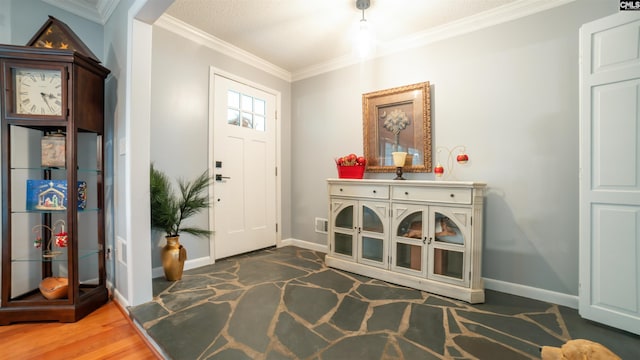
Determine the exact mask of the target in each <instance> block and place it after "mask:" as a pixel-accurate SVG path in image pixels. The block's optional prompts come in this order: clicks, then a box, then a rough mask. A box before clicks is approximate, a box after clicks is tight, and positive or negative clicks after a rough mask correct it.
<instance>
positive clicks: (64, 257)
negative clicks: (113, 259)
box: [11, 249, 100, 262]
mask: <svg viewBox="0 0 640 360" xmlns="http://www.w3.org/2000/svg"><path fill="white" fill-rule="evenodd" d="M99 253H100V250H97V249H91V250H79V251H78V259H84V258H87V257H90V256H91V255H96V254H99ZM35 261H37V262H67V261H69V258H68V252H66V251H63V252H62V253H60V254H59V255H57V256H55V257H46V256H44V255H41V256H37V257H34V256H31V257H21V258H17V259H11V262H35Z"/></svg>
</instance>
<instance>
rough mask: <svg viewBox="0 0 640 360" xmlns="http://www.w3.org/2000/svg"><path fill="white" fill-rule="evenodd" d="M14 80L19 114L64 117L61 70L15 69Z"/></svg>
mask: <svg viewBox="0 0 640 360" xmlns="http://www.w3.org/2000/svg"><path fill="white" fill-rule="evenodd" d="M14 79H15V89H16V91H15V94H16V95H15V96H16V99H15V105H16V107H15V108H16V113H17V114H24V115H54V116H61V115H62V77H61V71H60V70H46V69H15V70H14Z"/></svg>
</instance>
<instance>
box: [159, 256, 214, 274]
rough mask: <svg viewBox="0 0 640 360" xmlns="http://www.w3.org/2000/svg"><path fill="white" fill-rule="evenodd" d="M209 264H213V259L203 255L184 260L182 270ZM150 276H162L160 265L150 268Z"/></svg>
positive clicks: (162, 271)
mask: <svg viewBox="0 0 640 360" xmlns="http://www.w3.org/2000/svg"><path fill="white" fill-rule="evenodd" d="M210 264H213V261H211V257H209V256H204V257H201V258H197V259H192V260H187V261H185V262H184V270H190V269H195V268H199V267H201V266H205V265H210ZM151 276H152V277H153V278H154V279H155V278H157V277H161V276H164V270H163V269H162V266H160V267H154V268H153V269H152V270H151Z"/></svg>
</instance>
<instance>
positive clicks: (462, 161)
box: [456, 153, 469, 164]
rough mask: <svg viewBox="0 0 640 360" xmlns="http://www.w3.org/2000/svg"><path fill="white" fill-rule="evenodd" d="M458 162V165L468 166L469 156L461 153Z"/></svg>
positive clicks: (457, 158)
mask: <svg viewBox="0 0 640 360" xmlns="http://www.w3.org/2000/svg"><path fill="white" fill-rule="evenodd" d="M456 161H457V162H458V164H466V163H467V161H469V155H467V154H465V153H460V154H458V156H456Z"/></svg>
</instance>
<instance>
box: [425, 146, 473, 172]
mask: <svg viewBox="0 0 640 360" xmlns="http://www.w3.org/2000/svg"><path fill="white" fill-rule="evenodd" d="M456 151H457V155H454V153H456ZM465 151H466V149H465V146H464V145H458V146H455V147H453V148H452V149H451V150H449V149H448V148H446V147H444V146H439V147H438V148H437V153H436V159H437V160H438V162H437V165H436V166H435V167H434V168H433V172H434V173H435V174H436V176H437V177H439V178H443V179H445V180H449V179H450V180H456V177H455V175H454V174H453V170H454V164H455V163H456V162H457V163H458V164H460V165H462V164H466V163H467V162H468V161H469V155H467V154H466V152H465ZM441 152H445V153H447V161H446V162H445V164H446V168H445V167H444V166H442V165H441V162H440V153H441ZM447 171H448V172H447ZM445 173H446V175H445Z"/></svg>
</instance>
